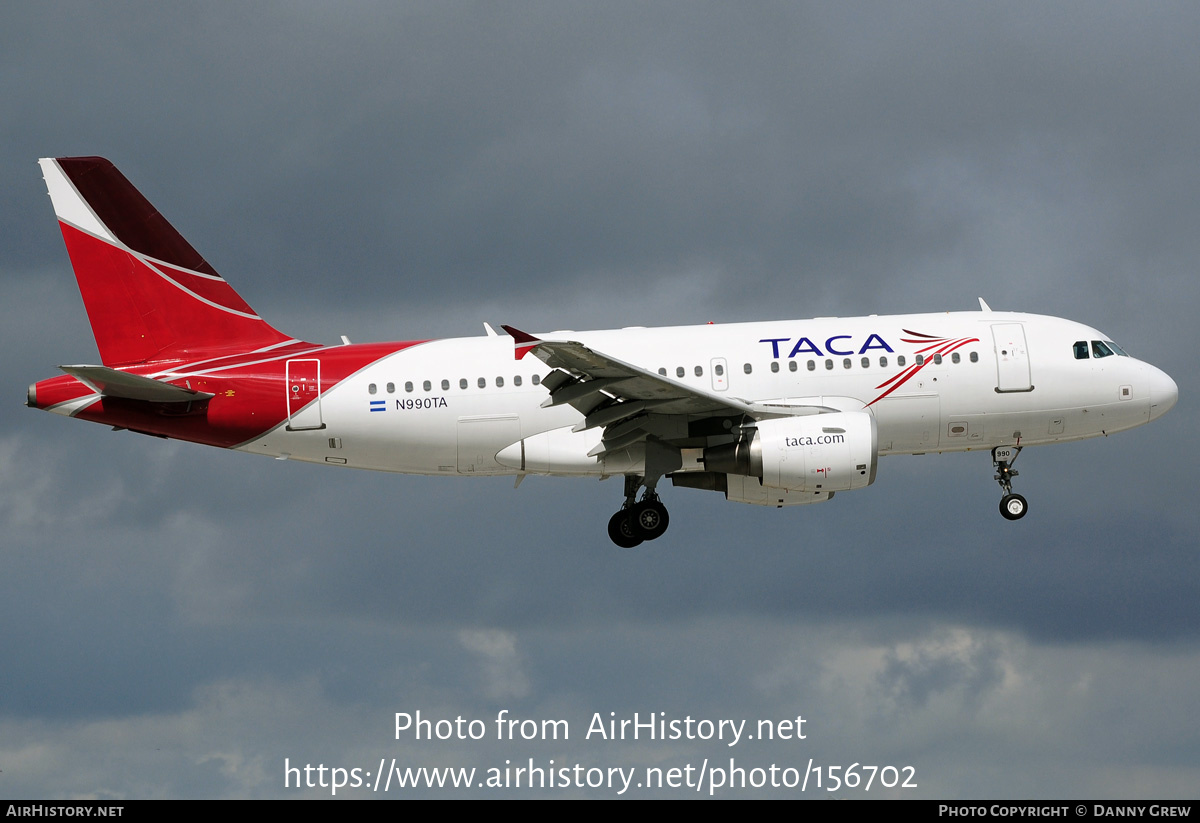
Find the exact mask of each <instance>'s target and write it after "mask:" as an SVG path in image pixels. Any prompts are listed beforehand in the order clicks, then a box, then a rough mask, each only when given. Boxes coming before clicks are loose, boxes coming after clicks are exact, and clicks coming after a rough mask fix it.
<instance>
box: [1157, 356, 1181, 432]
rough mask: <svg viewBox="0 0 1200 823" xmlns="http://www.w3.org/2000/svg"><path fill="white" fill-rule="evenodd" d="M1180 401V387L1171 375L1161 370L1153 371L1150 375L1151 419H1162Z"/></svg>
mask: <svg viewBox="0 0 1200 823" xmlns="http://www.w3.org/2000/svg"><path fill="white" fill-rule="evenodd" d="M1178 400H1179V386H1177V385H1175V381H1174V380H1172V379H1171V375H1169V374H1167V373H1166V372H1165V371H1162V370H1161V369H1153V373H1152V374H1151V375H1150V419H1151V420H1154V419H1156V418H1159V417H1162V416H1163V415H1164V414H1166V413H1167V412H1169V411H1170V410H1171V408H1172V407H1173V406H1174V405H1175V403H1176V401H1178Z"/></svg>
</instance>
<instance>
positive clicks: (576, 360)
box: [502, 326, 836, 454]
mask: <svg viewBox="0 0 1200 823" xmlns="http://www.w3.org/2000/svg"><path fill="white" fill-rule="evenodd" d="M502 328H503V329H504V330H505V331H507V332H508V333H509V334H510V335H512V337H513V339H514V340H515V341H516V355H517V358H518V359H519V358H521V357H524V356H525V355H526V354H529V353H532V354H533V355H534V356H535V357H537V358H538V359H539V360H541V361H542V362H544V363H545V364H546V365H547V366H550V367H552V368H553V369H554V371H552V372H550V374H549V375H547V376H546V377H545V378H544V379H543V380H542V385H543V386H545V387H546V388H547V389H548V390H549V391H550V396H549V397H548V398H546V400H545V401H544V402H543V403H542V406H543V407H549V406H558V405H562V404H564V403H565V404H569V405H571V406H572V407H574V408H575V409H576V410H578V411H579V412H580V413H581V414H583V415H584V420H583V422H581V423H579V424H578V425H577V426H576V427H575V431H583V430H584V429H590V428H595V427H597V426H603V427H604V430H605V431H604V441H603V443H602V444H601V447H597V448H598V451H597V452H595V453H596V454H599V453H603V452H605V451H615V450H617V449H621V448H625V447H626V446H629V445H631V444H633V443H636V442H638V441H639V440H642V439H645V438H647V437H650V436H655V437H657V439H660V440H665V441H680V440H685V439H687V437H688V431H689V427H688V425H687V423H689V422H692V423H694V422H697V421H703V420H705V419H707V418H726V419H730V418H742V417H746V418H750V419H754V420H763V419H767V418H771V417H793V416H797V415H809V414H820V413H821V412H831V411H836V409H832V408H825V407H822V406H809V405H805V406H788V405H782V404H771V403H756V402H751V401H749V400H746V399H744V398H740V397H733V396H730V395H726V394H718V393H717V392H710V391H706V390H704V389H700V388H697V387H695V386H689V385H687V384H685V383H682V382H680V381H677V380H673V379H671V378H670V377H667V376H665V375H662V374H658V373H656V372H652V371H649V370H647V369H644V368H642V367H641V366H635V365H633V364H632V363H626V362H625V361H623V360H619V359H617V358H615V357H612V356H610V355H607V354H605V353H604V352H600V351H597V350H595V349H592V348H589V347H588V346H585V345H584V344H582V343H579V342H577V341H573V340H542V339H540V338H537V337H534V336H533V335H531V334H528V333H526V332H523V331H521V330H520V329H516V328H513V327H512V326H502ZM664 417H673V418H674V420H675V422H676V423H678V422H682V423H683V426H682V428H681V427H680V426H679V425H670V421H668V424H667V425H666V426H664V420H663V418H664Z"/></svg>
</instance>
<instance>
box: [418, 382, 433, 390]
mask: <svg viewBox="0 0 1200 823" xmlns="http://www.w3.org/2000/svg"><path fill="white" fill-rule="evenodd" d="M421 388H423V389H424V390H425V391H430V390H431V389H432V388H433V384H432V383H430V382H429V381H428V380H426V381H425V382H424V383H422V384H421Z"/></svg>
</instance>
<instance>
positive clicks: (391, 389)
mask: <svg viewBox="0 0 1200 823" xmlns="http://www.w3.org/2000/svg"><path fill="white" fill-rule="evenodd" d="M387 391H388V394H395V393H396V384H395V383H388V384H387Z"/></svg>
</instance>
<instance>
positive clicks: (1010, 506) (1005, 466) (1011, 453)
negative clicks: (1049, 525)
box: [992, 446, 1029, 520]
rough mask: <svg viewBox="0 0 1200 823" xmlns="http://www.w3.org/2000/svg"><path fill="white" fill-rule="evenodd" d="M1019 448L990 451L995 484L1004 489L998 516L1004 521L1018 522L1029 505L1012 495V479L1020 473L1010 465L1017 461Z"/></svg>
mask: <svg viewBox="0 0 1200 823" xmlns="http://www.w3.org/2000/svg"><path fill="white" fill-rule="evenodd" d="M1021 448H1022V447H1021V446H997V447H996V448H994V449H992V465H993V466H995V468H996V482H997V483H999V484H1000V488H1002V489H1004V496H1003V497H1001V498H1000V514H1002V515H1003V516H1004V519H1005V520H1020V519H1021V518H1022V517H1024V516H1025V512H1026V511H1028V510H1029V504H1028V503H1026V502H1025V498H1024V497H1022V496H1021V495H1019V494H1013V490H1012V479H1013V478H1014V477H1016V476H1017V475H1018V474H1019V473H1020V472H1018V471H1016V470H1015V469H1014V468H1013V467H1012V464H1013V463H1015V462H1016V461H1017V455H1019V454H1020V453H1021Z"/></svg>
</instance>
